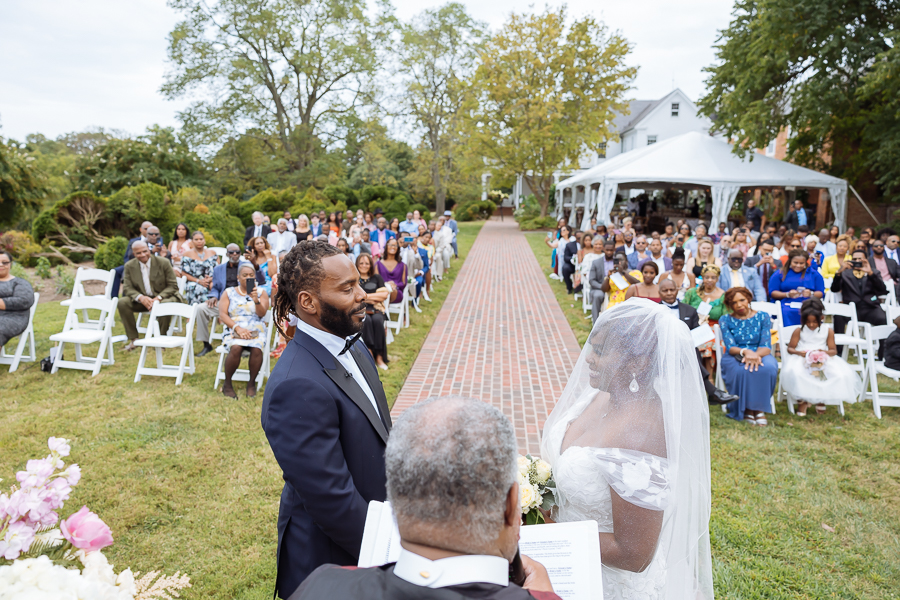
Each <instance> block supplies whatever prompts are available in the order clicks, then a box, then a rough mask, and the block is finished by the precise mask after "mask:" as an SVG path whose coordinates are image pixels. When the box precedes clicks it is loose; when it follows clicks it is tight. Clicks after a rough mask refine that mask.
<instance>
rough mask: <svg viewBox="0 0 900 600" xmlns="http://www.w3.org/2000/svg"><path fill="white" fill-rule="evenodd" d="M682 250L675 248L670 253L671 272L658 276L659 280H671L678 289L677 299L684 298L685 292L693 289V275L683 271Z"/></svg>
mask: <svg viewBox="0 0 900 600" xmlns="http://www.w3.org/2000/svg"><path fill="white" fill-rule="evenodd" d="M684 263H685V260H684V249H683V248H675V252H673V253H672V263H671V264H672V270H671V271H667V272H666V273H663V274H662V275H660V276H659V280H660V281H662V280H663V279H671V280H672V281H674V282H675V286H676V287H677V288H678V298H679V299H681V298H684V294H685V292H687V291H688V290H689V289H691V288H692V287H694V285H695V283H694V274H693V273H691V272H690V271H685V270H684Z"/></svg>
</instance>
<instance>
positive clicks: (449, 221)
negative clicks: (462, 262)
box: [444, 210, 459, 258]
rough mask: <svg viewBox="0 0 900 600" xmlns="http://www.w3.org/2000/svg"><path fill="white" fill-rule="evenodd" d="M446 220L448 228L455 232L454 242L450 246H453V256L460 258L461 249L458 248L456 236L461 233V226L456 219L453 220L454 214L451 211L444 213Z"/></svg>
mask: <svg viewBox="0 0 900 600" xmlns="http://www.w3.org/2000/svg"><path fill="white" fill-rule="evenodd" d="M444 219H445V220H446V222H447V227H449V228H450V231H452V232H453V241H452V242H450V245H451V246H453V256H455V257H456V258H459V249H458V248H457V247H456V235H457V234H458V233H459V224H458V223H457V222H456V219H454V218H453V213H452V212H451V211H449V210H445V211H444Z"/></svg>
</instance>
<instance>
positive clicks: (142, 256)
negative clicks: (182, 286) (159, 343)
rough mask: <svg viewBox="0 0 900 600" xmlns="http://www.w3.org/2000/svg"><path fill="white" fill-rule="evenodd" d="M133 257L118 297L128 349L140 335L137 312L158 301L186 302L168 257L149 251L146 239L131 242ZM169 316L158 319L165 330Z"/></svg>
mask: <svg viewBox="0 0 900 600" xmlns="http://www.w3.org/2000/svg"><path fill="white" fill-rule="evenodd" d="M132 248H133V251H134V258H133V259H131V260H130V261H128V262H127V263H126V264H125V268H124V271H123V272H124V275H123V284H122V297H121V298H119V304H118V309H119V319H121V321H122V326H123V327H125V335H126V337H128V344H127V345H126V346H125V350H126V351H130V350H134V341H135V340H136V339H138V330H137V324H136V322H135V318H134V313H139V312H150V310H151V309H152V308H153V305H154V304H155V303H157V302H183V301H184V300H183V299H182V297H181V295H179V293H178V282H177V281H176V280H175V271H174V269H172V264H171V263H170V262H169V261H168V259H165V258H162V257H160V256H154V255H153V254H151V253H150V247H149V246H148V245H147V242H144V241H141V240H138V241H136V242H135V243H134V244H132ZM169 319H170V317H162V318H160V319H159V330H160V331H161V332H162V333H163V334H165V332H166V331H167V330H168V329H169Z"/></svg>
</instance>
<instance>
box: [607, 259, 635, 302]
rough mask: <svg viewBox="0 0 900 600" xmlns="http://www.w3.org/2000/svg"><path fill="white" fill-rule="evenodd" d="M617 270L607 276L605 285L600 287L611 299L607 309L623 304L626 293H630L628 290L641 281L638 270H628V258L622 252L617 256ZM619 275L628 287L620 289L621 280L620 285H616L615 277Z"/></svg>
mask: <svg viewBox="0 0 900 600" xmlns="http://www.w3.org/2000/svg"><path fill="white" fill-rule="evenodd" d="M614 260H615V262H616V268H615V270H614V271H613V272H612V273H607V274H606V279H605V280H604V281H603V285H601V286H600V289H601V290H603V292H604V293H605V294H606V297H607V298H609V302H608V303H607V305H606V308H607V309H610V308H612V307H613V306H615V305H616V304H621V303H622V302H624V301H625V292H627V291H628V288H629V287H631V286H632V285H635V284H636V283H638V282H640V281H641V272H640V271H638V270H637V269H635V270H633V271H629V270H628V258H627V257H626V256H625V254H624V253H622V252H620V253H618V254H616V256H615V259H614ZM616 273H618V274H619V275H621V276H622V278H623V279H624V280H625V282H626V283H627V285H624V286H623V287H619V285H621V280H620V282H619V284H616V282H615V280H614V279H613V275H614V274H616ZM616 279H618V278H616Z"/></svg>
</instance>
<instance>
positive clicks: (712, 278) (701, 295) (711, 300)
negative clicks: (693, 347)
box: [682, 263, 728, 373]
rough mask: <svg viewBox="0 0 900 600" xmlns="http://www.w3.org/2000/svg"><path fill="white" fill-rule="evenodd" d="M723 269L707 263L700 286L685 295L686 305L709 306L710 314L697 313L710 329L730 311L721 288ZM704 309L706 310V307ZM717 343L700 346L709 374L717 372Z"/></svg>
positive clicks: (702, 272) (698, 348)
mask: <svg viewBox="0 0 900 600" xmlns="http://www.w3.org/2000/svg"><path fill="white" fill-rule="evenodd" d="M721 272H722V271H721V269H719V267H718V266H717V265H716V264H715V263H707V264H706V266H704V267H703V269H702V271H701V272H700V274H701V277H702V279H701V280H700V285H698V286H697V287H692V288H691V289H689V290H688V291H687V292H686V293H685V294H684V300H682V302H684V303H685V304H690V305H691V306H693V307H694V308H700V306H701V305H703V303H704V302H705V303H706V304H708V305H709V312H708V313H706V314H705V315H704V314H701V313H702V312H705V311H697V312H698V314H699V316H700V323H708V324H709V326H710V327H712V326H713V325H715V324H716V323H718V322H719V319H720V318H721V317H722V315H724V314H726V313H727V312H728V310H727V309H726V308H725V290H723V289H722V288H720V287H719V275H720V274H721ZM704 308H706V307H705V306H704ZM715 344H716V342H715V340H712V341H709V342H706V343H705V344H703V345H702V346H698V347H697V350H699V351H700V356H702V357H703V362H704V363H705V364H704V366H705V367H706V370H707V371H708V372H709V373H715V372H716V352H715V350H716V346H715Z"/></svg>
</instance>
